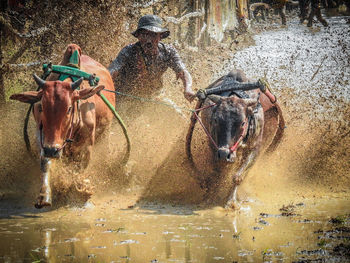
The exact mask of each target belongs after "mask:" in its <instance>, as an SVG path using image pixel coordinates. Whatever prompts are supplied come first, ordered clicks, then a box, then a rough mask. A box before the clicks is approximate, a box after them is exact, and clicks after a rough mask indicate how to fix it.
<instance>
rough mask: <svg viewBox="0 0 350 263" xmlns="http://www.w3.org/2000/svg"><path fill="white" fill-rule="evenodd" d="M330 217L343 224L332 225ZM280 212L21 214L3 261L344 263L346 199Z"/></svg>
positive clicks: (7, 235)
mask: <svg viewBox="0 0 350 263" xmlns="http://www.w3.org/2000/svg"><path fill="white" fill-rule="evenodd" d="M268 210H269V211H268ZM329 211H332V215H334V216H335V217H336V216H338V219H339V222H333V221H335V219H334V220H333V221H330V220H331V218H330V216H329ZM282 213H283V211H280V210H279V209H275V210H274V209H271V210H270V209H269V208H268V206H265V205H258V204H255V205H253V206H250V207H249V208H248V206H247V207H245V208H244V207H243V209H242V210H241V211H240V212H228V211H225V210H223V209H221V208H213V209H211V210H192V209H190V208H183V207H161V206H144V207H142V208H139V209H125V210H114V209H108V210H104V209H103V208H101V207H100V208H96V207H93V206H92V205H91V204H89V205H87V207H85V208H80V209H58V210H57V211H52V212H48V213H39V214H34V213H28V212H23V211H22V212H21V211H17V212H16V213H15V214H12V215H9V216H8V217H7V218H3V219H1V221H0V233H1V241H0V244H1V250H0V253H1V256H0V260H1V262H34V261H35V262H39V260H41V262H263V261H266V262H292V261H299V260H322V259H323V260H324V259H326V260H327V262H331V261H333V262H346V257H344V255H343V254H340V253H341V252H336V251H334V247H335V246H336V245H338V244H341V243H344V242H348V241H349V239H350V233H349V231H350V216H349V213H350V208H349V206H348V200H333V201H332V200H322V201H321V202H314V201H305V202H304V203H298V204H296V205H295V206H294V208H292V209H289V214H288V215H289V216H286V215H285V216H283V214H282ZM285 213H286V212H285ZM344 213H347V214H348V216H344ZM336 223H337V224H336ZM336 229H338V230H336ZM339 229H343V230H342V231H340V230H339ZM347 244H348V243H347ZM317 262H318V261H317ZM322 262H323V261H322Z"/></svg>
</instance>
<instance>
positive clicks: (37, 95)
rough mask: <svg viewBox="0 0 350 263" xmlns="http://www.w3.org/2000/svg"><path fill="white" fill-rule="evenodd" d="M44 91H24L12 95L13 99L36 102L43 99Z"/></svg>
mask: <svg viewBox="0 0 350 263" xmlns="http://www.w3.org/2000/svg"><path fill="white" fill-rule="evenodd" d="M42 95H43V91H42V90H40V91H26V92H22V93H16V94H13V95H11V96H10V99H11V100H18V101H20V102H24V103H35V102H38V101H40V100H41V97H42Z"/></svg>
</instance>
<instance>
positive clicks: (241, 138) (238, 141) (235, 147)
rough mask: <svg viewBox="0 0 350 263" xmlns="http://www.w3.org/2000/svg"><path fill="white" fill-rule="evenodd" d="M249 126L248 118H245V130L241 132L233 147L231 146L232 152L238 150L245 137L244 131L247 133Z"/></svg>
mask: <svg viewBox="0 0 350 263" xmlns="http://www.w3.org/2000/svg"><path fill="white" fill-rule="evenodd" d="M247 128H248V118H246V119H245V122H244V127H243V131H242V132H241V134H240V136H239V138H238V140H237V142H236V143H235V144H234V145H233V146H232V147H230V153H233V152H235V151H237V148H238V146H239V143H240V142H241V141H242V140H243V137H244V136H243V135H244V133H246V131H247Z"/></svg>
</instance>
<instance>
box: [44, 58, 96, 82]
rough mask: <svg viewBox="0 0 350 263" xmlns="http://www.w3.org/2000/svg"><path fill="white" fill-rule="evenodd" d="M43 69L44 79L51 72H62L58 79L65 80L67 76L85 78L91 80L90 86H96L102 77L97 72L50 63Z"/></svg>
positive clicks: (73, 79) (74, 79)
mask: <svg viewBox="0 0 350 263" xmlns="http://www.w3.org/2000/svg"><path fill="white" fill-rule="evenodd" d="M43 70H44V79H46V78H47V76H48V75H50V73H57V74H60V77H59V79H58V80H60V81H64V80H65V79H67V78H71V79H72V81H76V80H78V79H80V78H84V80H88V81H89V84H90V86H96V85H97V84H98V82H99V81H100V78H99V77H96V75H95V74H89V73H86V72H84V71H81V70H79V69H77V68H73V67H71V66H62V65H52V64H51V63H49V64H44V65H43Z"/></svg>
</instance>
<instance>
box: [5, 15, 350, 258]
mask: <svg viewBox="0 0 350 263" xmlns="http://www.w3.org/2000/svg"><path fill="white" fill-rule="evenodd" d="M346 19H347V18H344V17H334V18H329V22H330V27H329V28H327V29H324V28H320V27H318V26H317V25H316V26H315V27H314V28H313V29H308V28H306V27H305V26H303V25H298V24H297V21H296V20H293V21H290V22H289V24H288V27H287V28H282V29H280V28H279V27H277V26H276V28H275V30H272V31H268V32H263V33H261V34H259V35H257V36H256V38H255V41H256V46H252V47H249V48H247V49H244V50H242V51H240V52H238V53H237V54H235V57H234V58H233V60H232V61H230V62H228V63H227V64H226V65H225V67H224V68H223V69H220V72H221V73H220V74H222V72H225V70H226V69H228V68H232V66H234V67H237V68H242V69H243V70H244V71H245V72H246V74H247V75H248V77H249V78H251V79H253V80H255V79H257V78H259V77H261V76H263V75H265V74H266V78H267V79H268V80H269V82H270V83H271V86H272V88H273V90H274V92H275V93H276V94H277V95H278V97H279V101H280V102H281V105H282V108H283V110H284V113H285V118H286V122H287V129H286V137H285V139H284V141H283V143H282V145H281V146H280V148H279V150H278V151H277V152H276V153H275V154H274V155H273V156H271V157H270V158H268V159H262V160H259V161H258V163H257V164H256V165H255V166H254V167H253V169H252V170H251V172H250V174H249V176H248V177H247V178H246V180H245V181H244V183H243V185H242V186H241V188H240V190H239V198H240V200H241V201H242V208H241V210H239V211H236V212H232V211H226V210H224V209H221V208H216V207H214V208H211V209H208V208H207V207H206V206H204V207H205V208H201V207H197V206H196V207H191V206H162V205H154V206H151V205H147V204H143V202H139V203H138V204H137V205H135V202H136V201H137V200H140V199H141V201H142V196H141V198H137V197H134V196H133V193H134V192H137V189H138V188H139V187H140V185H143V184H144V185H147V189H146V190H145V191H144V190H143V189H142V190H141V192H143V195H144V197H145V196H146V197H147V198H149V199H158V200H171V201H174V200H187V201H188V200H190V201H188V202H189V203H200V201H198V200H201V195H202V193H201V192H200V190H198V189H199V187H198V185H196V184H195V182H194V181H193V180H192V181H191V179H190V178H189V176H188V175H183V174H184V173H185V172H186V169H185V168H186V167H184V164H183V163H181V161H179V157H178V156H179V155H180V156H181V154H182V155H183V150H182V151H180V150H178V149H177V148H179V149H180V148H181V149H183V147H184V146H183V145H184V141H183V137H184V135H183V134H182V133H181V132H182V130H181V129H182V127H181V125H179V123H183V124H184V126H186V125H187V122H185V120H187V116H182V115H181V114H177V115H176V117H174V118H172V121H171V122H166V123H165V122H164V120H166V116H167V115H170V110H169V109H168V110H164V109H160V108H159V109H158V108H157V109H155V108H154V107H149V108H146V109H143V110H144V113H145V112H146V113H149V114H145V115H146V117H142V116H138V117H137V118H138V119H137V120H138V121H136V122H134V123H129V126H130V125H131V127H132V128H131V129H130V130H131V131H133V130H132V129H134V130H135V132H133V133H132V135H133V140H134V143H135V141H136V143H135V144H137V143H138V144H139V145H138V146H139V147H138V148H137V150H135V152H133V153H132V155H131V163H129V166H128V167H127V169H126V171H125V176H126V177H125V178H128V179H124V180H125V181H131V182H132V184H133V185H130V188H127V189H126V192H127V193H125V195H123V194H121V193H114V192H111V193H110V194H109V193H108V194H106V196H103V197H101V198H99V197H97V196H93V197H92V199H91V200H90V201H89V202H88V203H87V204H86V205H85V206H83V207H74V206H69V207H61V208H60V206H58V207H55V209H52V210H43V211H35V210H34V209H33V208H31V205H30V204H29V203H30V202H31V201H28V202H27V203H28V206H27V205H26V203H25V204H23V200H22V202H21V205H19V208H18V209H16V207H15V208H14V207H13V205H8V204H6V203H5V204H4V203H2V204H1V210H0V217H1V219H0V237H1V238H0V262H40V261H42V262H263V261H267V262H279V261H281V262H293V261H295V262H298V261H300V262H305V261H308V260H309V261H312V260H313V261H314V262H322V261H326V262H347V261H349V260H350V256H349V239H350V234H349V233H350V219H349V215H350V205H349V203H350V201H349V200H350V197H349V193H348V189H349V186H350V185H349V182H350V180H349V153H348V150H347V149H348V147H347V146H349V145H350V142H349V136H346V134H347V132H348V131H349V123H348V122H349V111H348V105H349V99H350V93H349V92H350V87H349V75H350V67H349V50H350V48H349V43H350V33H349V25H347V24H346ZM175 95H176V96H178V95H179V94H175ZM175 95H174V97H175ZM152 112H153V113H154V114H155V115H157V116H156V117H157V118H156V117H154V116H153V115H152V114H151V113H152ZM18 114H19V113H18ZM160 116H162V117H161V118H160V119H161V120H159V117H160ZM165 124H166V125H170V126H172V127H171V128H172V129H169V131H170V130H171V131H172V132H173V134H167V135H169V136H170V135H171V137H172V138H175V139H173V140H170V141H169V140H161V139H163V138H165V137H166V136H164V134H161V133H158V134H157V133H149V134H151V135H147V134H148V133H147V132H145V131H147V130H148V129H149V130H153V131H155V130H157V129H158V130H163V127H164V125H165ZM10 125H12V123H10ZM132 125H133V126H132ZM3 131H5V129H4V130H3ZM4 133H5V132H4ZM164 133H165V132H164ZM15 136H16V137H15V138H13V140H16V141H20V140H21V137H20V136H19V135H17V134H15ZM145 136H149V137H147V139H148V143H147V144H146V143H145ZM10 139H11V137H10ZM3 142H4V143H5V141H1V143H3ZM339 142H341V143H339ZM135 144H134V145H135ZM164 145H167V146H168V147H166V148H164V147H163V146H164ZM320 145H321V146H322V147H321V146H320ZM151 146H152V147H151ZM323 146H325V148H323ZM142 147H144V148H142ZM140 149H141V150H140ZM19 150H20V149H19ZM19 150H18V151H19ZM23 151H24V149H23ZM105 151H106V150H105V149H104V148H103V151H101V156H105V155H104V153H105ZM330 152H331V153H332V154H329V153H330ZM179 153H180V154H179ZM154 156H157V158H158V159H157V158H154ZM155 159H156V160H155ZM15 160H17V159H15ZM145 160H146V161H145ZM9 161H10V160H9ZM17 163H18V164H20V160H18V162H17ZM17 163H16V164H17ZM142 164H143V165H142ZM14 167H15V166H14ZM100 168H101V171H102V169H103V168H106V167H103V165H102V164H101V165H100V166H99V167H98V168H96V166H95V169H100ZM108 168H109V167H108ZM112 168H113V167H112ZM32 169H34V168H32ZM12 170H14V168H13V169H12ZM28 170H29V168H28V167H27V168H26V169H23V172H22V171H21V174H20V175H18V177H20V178H22V177H23V179H22V181H23V182H24V183H25V184H23V185H21V187H22V188H23V189H19V190H20V191H22V190H23V192H25V191H27V192H28V191H29V190H28V185H30V183H31V181H30V180H29V179H27V177H25V175H26V173H28ZM112 170H113V169H112ZM95 173H99V172H95ZM149 174H151V175H154V176H153V177H152V180H150V181H147V180H146V178H147V176H148V175H149ZM130 178H131V179H130ZM92 179H93V178H92ZM111 181H113V180H111V179H110V181H106V182H104V181H103V180H102V179H101V180H100V182H99V183H100V184H101V185H103V186H106V185H107V186H108V184H110V183H111ZM120 181H121V180H119V181H118V183H120ZM14 182H15V181H14ZM127 183H128V182H125V184H127ZM12 187H13V189H14V191H15V190H17V191H18V187H17V184H16V185H14V184H13V185H12ZM33 188H34V187H33ZM36 191H37V190H35V189H30V191H29V192H31V196H30V198H29V200H34V196H33V195H34V194H35V192H36ZM150 197H152V198H150ZM1 198H2V197H1ZM147 198H145V199H147ZM120 203H122V204H123V205H120ZM128 206H129V208H128Z"/></svg>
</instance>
